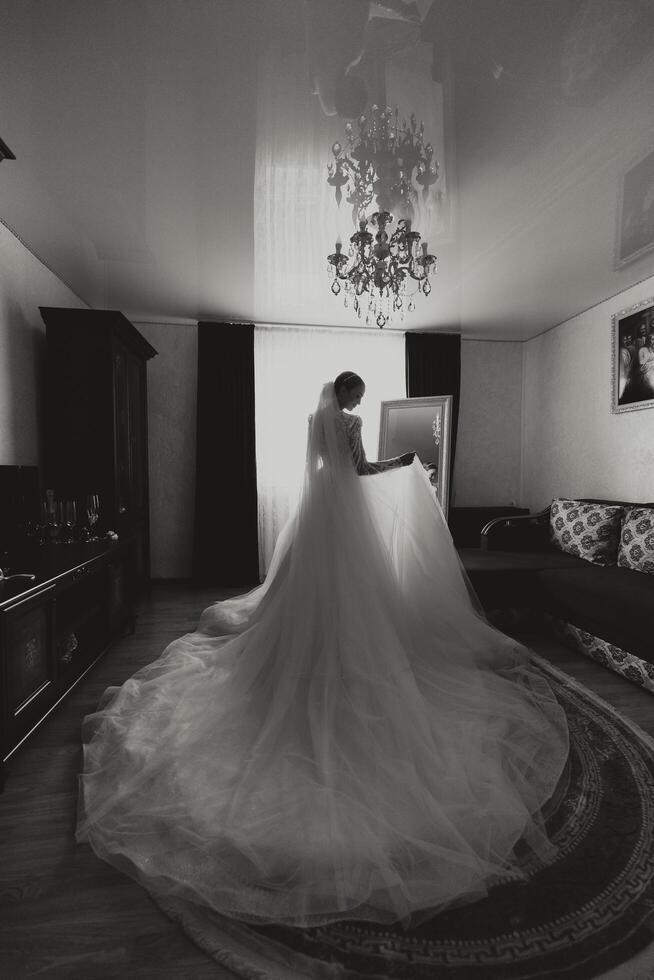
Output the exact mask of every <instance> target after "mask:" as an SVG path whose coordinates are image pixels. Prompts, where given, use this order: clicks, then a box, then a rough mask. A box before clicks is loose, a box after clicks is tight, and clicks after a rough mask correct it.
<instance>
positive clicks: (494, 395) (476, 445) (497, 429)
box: [452, 339, 523, 507]
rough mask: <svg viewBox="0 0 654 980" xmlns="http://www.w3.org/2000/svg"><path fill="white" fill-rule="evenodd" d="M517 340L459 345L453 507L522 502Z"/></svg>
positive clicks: (519, 370) (520, 398) (520, 395)
mask: <svg viewBox="0 0 654 980" xmlns="http://www.w3.org/2000/svg"><path fill="white" fill-rule="evenodd" d="M522 346H523V345H522V344H520V343H518V342H502V341H486V340H466V339H463V341H462V343H461V404H460V408H459V428H458V435H457V443H456V456H455V460H454V483H453V499H452V503H453V506H455V507H474V506H494V505H498V506H501V505H504V504H510V503H511V502H512V501H513V502H516V503H518V504H521V503H522V502H521V500H520V434H521V411H522V406H521V403H522Z"/></svg>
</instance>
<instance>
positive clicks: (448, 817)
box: [77, 384, 568, 926]
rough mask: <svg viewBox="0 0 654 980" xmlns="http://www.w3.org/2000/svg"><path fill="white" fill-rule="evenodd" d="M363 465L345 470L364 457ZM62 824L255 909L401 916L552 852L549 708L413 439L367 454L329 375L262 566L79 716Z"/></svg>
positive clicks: (136, 869) (451, 900)
mask: <svg viewBox="0 0 654 980" xmlns="http://www.w3.org/2000/svg"><path fill="white" fill-rule="evenodd" d="M359 474H362V475H359ZM83 740H84V773H83V775H82V776H81V777H80V783H81V786H80V789H81V793H80V816H79V824H78V831H77V836H78V840H80V841H88V842H89V843H90V844H91V846H92V847H93V848H94V850H95V851H96V853H97V854H98V855H99V856H100V857H102V858H104V859H105V860H107V861H109V862H111V863H113V864H114V865H116V866H117V867H119V868H120V869H121V870H123V871H126V872H127V873H129V874H131V875H133V876H134V877H136V878H137V879H138V880H140V881H141V882H142V883H143V884H144V885H145V886H146V887H147V888H148V889H149V890H150V891H151V892H153V893H154V894H155V895H156V894H163V895H165V894H171V893H172V894H174V895H178V896H182V897H185V898H187V899H191V900H192V901H195V902H199V903H202V904H205V905H208V906H210V907H211V908H212V909H215V910H217V911H218V912H220V913H223V914H226V915H229V916H233V917H236V918H238V919H242V920H246V921H251V922H264V923H265V922H268V923H271V922H284V923H288V924H294V925H301V926H309V925H317V924H320V923H326V922H329V921H333V920H338V919H346V918H354V919H364V920H370V921H377V922H391V921H397V920H402V921H403V922H404V923H405V924H409V923H415V922H417V921H419V920H420V919H421V918H425V917H427V916H430V915H433V914H434V913H435V912H437V911H438V910H439V909H442V908H444V907H445V906H448V905H452V904H458V903H462V902H470V901H473V900H475V899H476V898H479V897H481V896H483V895H485V894H486V893H487V888H488V882H489V879H491V878H495V879H496V878H497V877H498V876H500V877H501V876H504V875H509V874H515V873H516V872H515V869H514V868H512V864H511V861H512V856H513V854H514V848H515V846H516V844H517V843H518V841H521V842H522V843H521V846H523V847H528V848H531V849H532V850H533V851H535V852H536V854H537V855H539V856H541V857H543V858H544V859H549V858H550V857H551V851H552V845H551V844H550V843H549V841H548V839H547V837H546V835H545V832H544V829H543V821H542V817H541V809H542V807H543V805H544V804H545V803H546V801H547V800H548V799H549V797H550V796H551V795H552V793H553V791H554V789H555V786H556V784H557V781H558V779H559V777H560V775H561V772H562V770H563V768H564V765H565V761H566V757H567V751H568V740H567V726H566V722H565V716H564V713H563V710H562V709H561V707H560V706H559V704H558V703H557V701H556V699H555V697H554V695H553V693H552V691H551V689H550V687H549V685H548V684H547V682H546V680H545V679H544V677H543V676H542V675H541V674H540V673H539V672H538V670H537V669H536V668H534V667H533V666H532V665H531V664H530V662H529V654H528V651H526V650H525V649H524V648H523V647H522V646H520V644H518V643H517V642H516V641H514V640H512V639H510V638H509V637H507V636H504V635H503V634H501V633H499V632H498V631H497V630H495V629H494V628H493V627H491V626H490V625H489V624H488V623H487V622H486V621H485V619H484V617H483V615H482V614H481V612H480V610H479V609H478V608H477V607H476V604H475V600H474V594H472V593H471V590H470V588H469V586H468V583H467V581H466V578H465V575H464V573H463V571H462V568H461V565H460V562H459V559H458V556H457V554H456V551H455V549H454V547H453V544H452V541H451V537H450V535H449V531H448V529H447V525H446V523H445V521H444V519H443V515H442V512H441V509H440V507H439V505H438V502H437V500H436V498H435V495H434V492H433V488H432V486H431V484H430V483H429V479H428V477H427V475H426V474H425V471H424V469H423V468H422V466H421V464H420V462H419V460H417V459H416V461H414V463H413V464H412V465H411V466H406V467H398V466H397V465H395V464H394V462H393V461H390V462H389V463H386V464H370V463H368V462H367V460H366V459H365V454H363V451H362V448H361V441H360V420H358V421H357V419H356V417H351V416H347V415H346V414H345V413H343V412H340V411H339V409H338V404H337V401H336V397H335V394H334V387H333V384H329V385H325V387H324V388H323V391H322V395H321V398H320V402H319V405H318V407H317V409H316V412H315V413H314V415H313V416H312V418H311V422H310V433H309V440H308V449H307V462H306V470H305V481H304V486H303V491H302V494H301V498H300V503H299V506H298V508H297V511H296V514H295V516H294V517H293V518H292V519H291V520H290V521H289V523H288V524H287V526H286V528H285V529H284V531H283V532H282V534H281V535H280V539H279V541H278V543H277V546H276V549H275V554H274V557H273V562H272V566H271V568H270V571H269V574H268V576H267V578H266V580H265V582H264V583H263V585H261V586H259V587H258V588H256V589H254V590H253V591H252V592H250V593H249V594H247V595H245V596H240V597H237V598H235V599H230V600H227V601H225V602H220V603H216V604H215V605H212V606H210V607H209V608H208V609H206V610H205V611H204V612H203V614H202V617H201V620H200V623H199V625H198V628H197V630H196V631H195V632H193V633H189V634H187V635H185V636H182V637H180V638H179V639H177V640H175V641H174V642H173V643H171V644H170V645H169V646H168V647H167V649H166V650H165V651H164V653H163V654H162V656H161V657H160V658H159V659H158V660H156V661H155V662H154V663H152V664H150V665H149V666H147V667H145V668H143V669H142V670H140V671H139V672H138V673H137V674H135V675H134V676H133V677H132V678H131V679H130V680H128V681H127V682H126V683H125V684H123V686H122V687H121V688H110V689H108V690H107V691H106V692H105V695H104V697H103V700H102V702H101V704H100V706H99V707H98V710H97V711H96V713H94V714H92V715H89V716H88V717H87V718H86V719H85V722H84V733H83Z"/></svg>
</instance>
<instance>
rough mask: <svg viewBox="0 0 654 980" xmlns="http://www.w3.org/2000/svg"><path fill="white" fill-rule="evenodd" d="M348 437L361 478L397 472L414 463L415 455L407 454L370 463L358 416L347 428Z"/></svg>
mask: <svg viewBox="0 0 654 980" xmlns="http://www.w3.org/2000/svg"><path fill="white" fill-rule="evenodd" d="M347 436H348V441H349V443H350V452H351V453H352V459H353V461H354V468H355V469H356V471H357V473H358V474H359V476H373V475H374V474H376V473H385V472H386V470H396V469H398V468H399V467H400V466H406V465H407V463H410V462H412V461H413V456H414V453H405V454H404V455H403V456H394V457H393V459H380V460H378V461H377V462H376V463H369V462H368V460H367V459H366V451H365V449H364V448H363V442H362V441H361V419H360V417H359V416H358V415H355V416H353V417H352V422H351V423H350V424H349V425H348V427H347ZM409 457H411V458H409Z"/></svg>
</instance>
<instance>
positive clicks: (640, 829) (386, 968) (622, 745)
mask: <svg viewBox="0 0 654 980" xmlns="http://www.w3.org/2000/svg"><path fill="white" fill-rule="evenodd" d="M534 659H535V661H536V663H537V664H538V666H539V667H540V668H541V670H543V672H544V673H545V674H546V675H547V677H548V679H549V680H550V682H551V683H552V685H553V687H554V689H555V691H556V694H557V696H558V698H559V699H560V701H561V703H562V704H563V705H564V707H565V710H566V713H567V716H568V723H569V726H570V735H571V752H570V759H569V765H568V770H567V772H566V773H564V776H563V778H562V780H561V782H560V784H559V787H558V789H557V792H556V794H555V796H554V797H553V799H552V800H551V801H550V804H549V806H548V811H547V814H546V817H547V826H548V831H549V834H550V836H551V838H552V839H553V840H554V842H555V843H556V844H557V845H558V846H559V848H560V851H559V853H558V855H557V857H556V859H555V860H554V861H553V863H551V864H549V865H547V866H545V865H543V864H541V863H539V862H537V861H535V860H533V859H529V858H527V859H525V861H524V863H523V864H522V870H523V871H524V872H525V874H526V880H518V879H516V880H515V882H510V881H509V882H504V883H499V884H497V885H492V884H491V888H490V892H489V894H488V896H487V897H486V898H485V899H483V900H481V901H479V902H477V903H475V904H474V905H469V906H464V907H461V908H458V909H452V910H448V911H446V912H442V913H441V914H440V915H438V916H437V917H435V918H434V919H432V920H431V921H429V922H427V923H424V924H423V925H422V926H419V927H417V928H415V929H413V930H410V931H408V932H405V931H404V930H403V928H402V927H401V926H400V925H398V926H396V927H388V926H383V927H382V926H374V925H371V924H369V923H365V922H361V923H356V922H343V923H336V924H334V925H330V926H323V927H320V928H314V929H295V928H288V927H278V926H274V927H273V926H266V927H254V926H249V925H246V924H243V923H239V922H235V921H233V920H228V919H225V918H223V917H220V916H217V915H214V914H213V913H210V912H207V911H205V910H202V909H200V908H198V907H196V906H193V905H190V904H185V903H183V902H177V901H170V900H166V901H165V902H164V901H163V900H159V905H160V907H161V908H162V909H163V911H164V912H166V914H167V915H169V916H170V917H171V918H173V919H175V920H176V921H178V922H179V924H180V925H181V926H182V928H183V929H184V931H185V932H186V933H187V934H188V935H189V937H190V938H191V939H193V941H194V942H196V943H197V944H198V945H199V946H200V947H202V948H203V949H204V950H205V951H206V952H208V953H209V954H210V955H211V956H213V957H214V959H215V960H216V961H217V962H219V963H221V964H222V965H223V966H225V967H228V968H229V969H231V970H232V971H233V972H234V973H235V974H236V975H237V976H240V977H246V978H249V980H253V978H256V980H299V978H307V977H309V978H317V980H359V978H360V980H363V978H365V980H523V978H525V980H526V978H535V977H552V978H554V977H556V978H560V980H564V978H567V980H589V978H596V977H606V978H608V977H611V978H615V980H618V978H619V980H623V978H625V980H626V978H630V980H635V978H639V980H640V978H642V980H647V978H649V980H651V978H654V946H650V945H649V944H650V943H652V940H653V939H654V742H653V741H652V740H651V739H650V738H649V737H648V736H647V735H645V734H644V733H643V732H642V731H641V730H640V729H638V728H637V727H636V726H634V725H632V724H631V723H630V722H628V721H626V719H624V718H622V717H621V716H620V715H618V714H617V713H616V712H615V710H614V709H613V708H611V707H610V706H609V705H607V704H606V703H605V702H603V701H601V700H600V699H599V698H597V697H595V696H594V695H592V694H591V693H590V692H589V691H587V690H586V689H585V688H583V687H582V686H580V685H578V684H577V683H576V682H575V681H573V680H572V679H571V678H570V677H568V676H567V675H566V674H564V673H562V672H561V671H559V670H557V669H556V668H554V667H552V666H551V665H550V664H548V663H547V662H546V661H544V660H542V659H541V658H540V657H535V658H534ZM653 708H654V704H653ZM648 946H649V949H648Z"/></svg>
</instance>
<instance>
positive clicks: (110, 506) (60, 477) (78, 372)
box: [41, 307, 157, 587]
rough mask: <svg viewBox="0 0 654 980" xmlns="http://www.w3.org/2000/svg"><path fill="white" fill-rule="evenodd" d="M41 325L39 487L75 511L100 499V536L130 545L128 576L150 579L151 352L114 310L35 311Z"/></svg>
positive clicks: (141, 581)
mask: <svg viewBox="0 0 654 980" xmlns="http://www.w3.org/2000/svg"><path fill="white" fill-rule="evenodd" d="M41 315H42V317H43V320H44V322H45V325H46V338H47V362H46V397H45V402H46V412H45V419H46V431H45V485H46V486H47V487H51V488H53V489H54V491H55V496H57V497H59V498H62V499H64V498H65V499H76V500H78V501H79V502H80V506H81V507H83V503H84V498H85V496H86V494H87V493H98V494H99V495H100V524H99V527H100V529H101V530H110V529H111V530H114V531H116V532H117V533H118V535H119V537H120V538H121V539H122V538H124V537H129V538H130V540H131V541H132V557H133V567H132V572H131V574H132V576H133V579H134V581H135V582H136V584H137V585H139V586H140V587H142V586H143V585H145V584H146V582H147V581H148V579H149V576H150V525H149V506H148V435H147V362H148V359H149V358H151V357H154V355H155V354H156V353H157V352H156V351H155V349H154V348H153V347H152V346H151V345H150V344H149V343H148V342H147V340H145V338H144V337H143V336H142V335H141V334H140V333H139V332H138V330H136V328H135V327H134V326H133V325H132V324H131V323H130V322H129V320H128V319H127V318H126V317H125V316H123V314H122V313H119V312H117V311H115V310H78V309H62V308H55V307H41Z"/></svg>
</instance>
